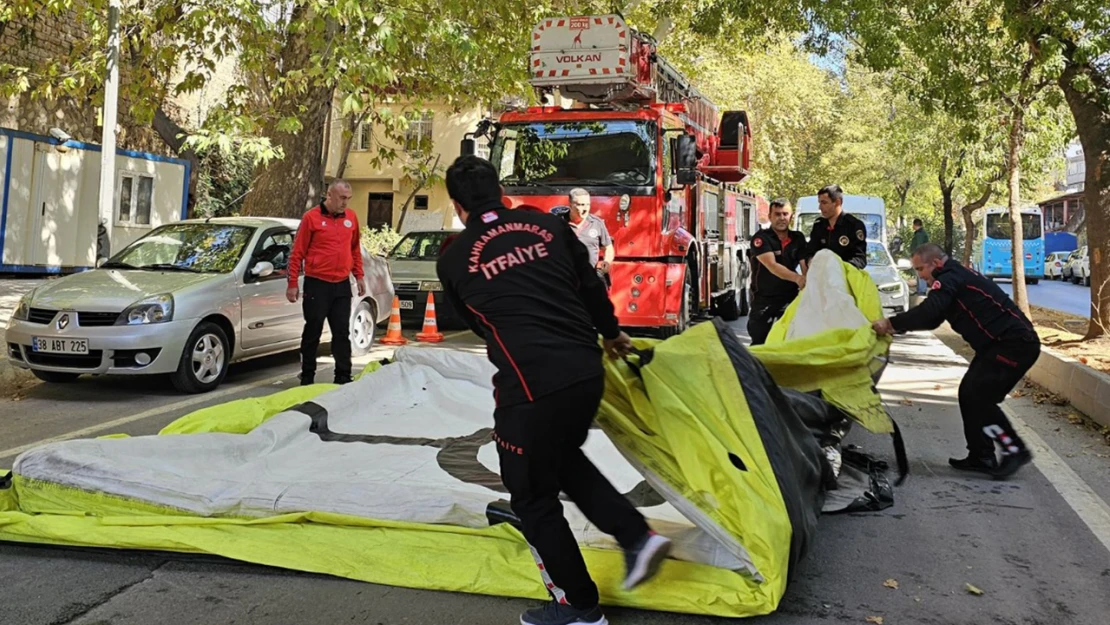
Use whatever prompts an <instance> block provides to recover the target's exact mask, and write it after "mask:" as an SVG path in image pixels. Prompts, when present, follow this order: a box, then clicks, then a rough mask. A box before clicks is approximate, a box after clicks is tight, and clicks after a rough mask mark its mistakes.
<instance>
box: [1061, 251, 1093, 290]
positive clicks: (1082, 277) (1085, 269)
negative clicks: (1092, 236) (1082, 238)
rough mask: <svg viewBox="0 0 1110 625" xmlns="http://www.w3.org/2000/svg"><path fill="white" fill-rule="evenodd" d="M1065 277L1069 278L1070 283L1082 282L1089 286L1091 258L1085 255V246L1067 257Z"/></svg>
mask: <svg viewBox="0 0 1110 625" xmlns="http://www.w3.org/2000/svg"><path fill="white" fill-rule="evenodd" d="M1065 275H1066V276H1067V279H1068V280H1071V282H1072V284H1082V285H1084V286H1090V284H1091V259H1090V257H1089V256H1087V246H1086V245H1084V246H1083V247H1081V248H1079V249H1078V250H1076V251H1075V252H1072V255H1071V256H1070V257H1069V258H1068V266H1067V267H1066V274H1065Z"/></svg>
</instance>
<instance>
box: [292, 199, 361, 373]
mask: <svg viewBox="0 0 1110 625" xmlns="http://www.w3.org/2000/svg"><path fill="white" fill-rule="evenodd" d="M350 201H351V185H350V184H348V183H347V182H345V181H343V180H335V181H334V182H332V183H331V184H330V185H329V186H328V192H327V197H326V199H325V200H324V201H323V202H321V203H320V204H319V205H317V206H314V207H313V208H311V209H310V210H309V211H308V212H307V213H305V214H304V216H303V217H301V225H300V226H299V227H298V228H297V236H296V238H295V239H294V241H293V253H292V254H290V256H289V284H288V288H287V289H286V291H285V297H286V299H288V300H289V301H290V303H296V301H297V298H298V297H300V296H301V292H300V289H299V288H298V287H297V279H298V278H299V277H300V274H301V265H302V263H303V265H304V294H303V295H304V299H303V303H302V310H303V312H304V321H305V324H304V330H303V332H302V333H301V385H302V386H307V385H309V384H313V383H314V382H315V378H316V351H317V350H318V349H319V348H320V335H321V333H322V332H323V331H324V321H325V320H326V321H327V322H328V328H329V329H330V330H331V353H332V357H333V358H334V359H335V379H334V381H335V383H336V384H346V383H348V382H350V381H351V336H350V334H351V329H350V325H351V276H352V275H353V276H354V278H355V284H356V285H357V289H358V295H359V297H362V296H363V295H365V294H366V285H365V283H364V282H363V270H362V248H361V247H360V238H359V227H358V217H357V216H356V215H355V214H354V212H353V211H351V210H349V209H348V208H347V203H348V202H350Z"/></svg>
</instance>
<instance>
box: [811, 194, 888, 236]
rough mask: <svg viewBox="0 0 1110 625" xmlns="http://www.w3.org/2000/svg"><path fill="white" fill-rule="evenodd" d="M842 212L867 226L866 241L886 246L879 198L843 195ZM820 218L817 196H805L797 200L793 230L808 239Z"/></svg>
mask: <svg viewBox="0 0 1110 625" xmlns="http://www.w3.org/2000/svg"><path fill="white" fill-rule="evenodd" d="M844 211H845V212H847V213H851V214H852V215H854V216H855V217H856V218H858V219H859V220H860V221H862V222H863V223H864V224H866V225H867V240H868V241H877V242H879V243H882V244H883V245H886V242H887V226H886V203H885V202H883V199H882V198H880V197H875V196H873V195H848V194H845V195H844ZM820 216H821V209H819V208H818V207H817V196H816V195H807V196H806V197H803V198H799V199H798V206H797V207H796V208H795V210H794V229H795V230H801V231H802V234H804V235H806V238H808V237H809V233H810V232H812V231H813V222H815V221H817V218H818V217H820Z"/></svg>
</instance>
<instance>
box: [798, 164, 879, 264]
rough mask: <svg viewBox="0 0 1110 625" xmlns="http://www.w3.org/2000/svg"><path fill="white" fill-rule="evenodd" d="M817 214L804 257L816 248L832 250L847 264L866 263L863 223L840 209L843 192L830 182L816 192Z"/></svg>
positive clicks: (865, 232)
mask: <svg viewBox="0 0 1110 625" xmlns="http://www.w3.org/2000/svg"><path fill="white" fill-rule="evenodd" d="M817 204H818V206H819V207H820V209H821V216H820V217H818V218H817V221H815V222H813V230H812V231H811V232H810V233H809V245H808V246H807V247H806V254H805V259H806V261H809V260H810V259H811V258H813V255H814V254H816V253H817V252H818V251H819V250H825V249H827V250H832V251H833V252H835V253H836V255H837V256H839V257H840V258H841V260H843V261H844V262H846V263H848V264H849V265H853V266H855V267H857V268H859V269H863V268H865V267H867V226H866V225H865V224H864V223H863V222H862V221H860V220H859V219H857V218H856V217H854V216H852V215H850V214H848V213H845V212H844V192H843V191H841V190H840V185H835V184H831V185H829V186H827V187H825V188H823V189H821V190H820V191H818V192H817Z"/></svg>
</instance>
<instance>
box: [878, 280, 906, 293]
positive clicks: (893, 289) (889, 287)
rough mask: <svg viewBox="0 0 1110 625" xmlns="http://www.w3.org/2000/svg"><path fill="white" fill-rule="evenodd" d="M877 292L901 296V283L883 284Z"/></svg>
mask: <svg viewBox="0 0 1110 625" xmlns="http://www.w3.org/2000/svg"><path fill="white" fill-rule="evenodd" d="M879 291H880V292H882V293H886V294H887V295H901V294H902V283H901V282H891V283H890V284H884V285H882V286H880V287H879Z"/></svg>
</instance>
